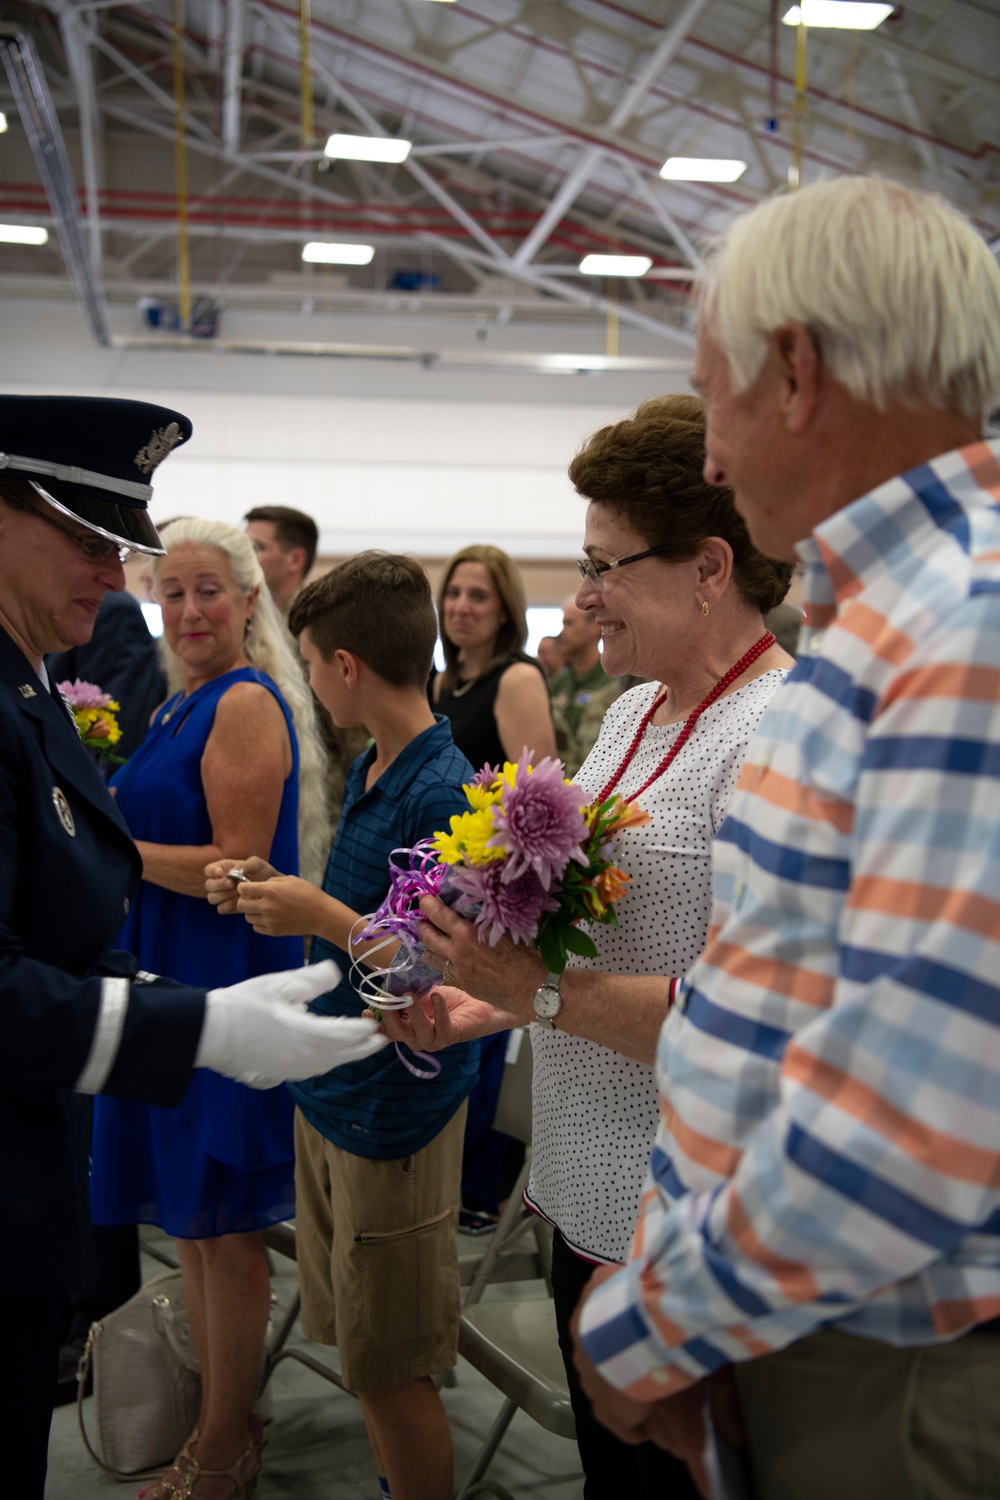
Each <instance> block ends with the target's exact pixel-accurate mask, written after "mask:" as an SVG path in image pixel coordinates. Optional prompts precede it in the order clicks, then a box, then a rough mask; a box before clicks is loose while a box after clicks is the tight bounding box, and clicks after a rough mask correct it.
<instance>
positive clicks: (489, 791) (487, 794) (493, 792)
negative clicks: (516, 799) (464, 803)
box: [462, 781, 500, 812]
mask: <svg viewBox="0 0 1000 1500" xmlns="http://www.w3.org/2000/svg"><path fill="white" fill-rule="evenodd" d="M462 791H463V792H464V793H465V795H466V796H467V797H468V799H469V806H470V807H471V808H472V810H473V811H474V812H483V811H484V810H486V811H488V810H489V809H490V808H491V807H495V806H496V805H497V803H498V802H499V801H500V786H499V781H495V782H494V783H493V785H492V786H491V787H485V786H480V785H479V783H478V782H475V781H470V782H469V784H468V786H464V787H463V788H462Z"/></svg>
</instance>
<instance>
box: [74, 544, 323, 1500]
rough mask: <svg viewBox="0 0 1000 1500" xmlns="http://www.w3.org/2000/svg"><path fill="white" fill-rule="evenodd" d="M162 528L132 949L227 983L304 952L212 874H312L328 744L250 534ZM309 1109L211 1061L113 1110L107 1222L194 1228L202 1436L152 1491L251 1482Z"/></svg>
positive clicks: (185, 1236) (101, 1195) (187, 1265)
mask: <svg viewBox="0 0 1000 1500" xmlns="http://www.w3.org/2000/svg"><path fill="white" fill-rule="evenodd" d="M162 537H163V542H164V545H165V546H166V548H167V552H166V555H165V556H164V557H162V558H158V559H157V561H156V565H155V576H156V583H157V590H158V593H159V597H160V602H161V605H162V608H163V630H164V640H165V642H166V645H167V648H168V651H167V664H168V670H169V673H170V674H172V676H173V678H174V682H173V684H172V685H173V686H175V687H177V691H176V692H174V693H173V696H171V697H170V698H169V699H168V700H167V702H166V703H165V704H164V705H163V707H162V708H161V709H159V710H158V712H157V713H156V714H155V715H154V719H153V723H152V726H151V728H150V731H149V734H148V736H147V738H146V740H145V741H144V743H143V744H142V746H141V747H140V749H139V750H138V751H137V752H136V754H135V755H134V756H133V757H132V759H131V760H130V762H129V763H128V765H127V766H126V767H125V768H123V770H122V771H121V772H119V774H118V776H117V777H116V778H115V782H114V789H115V792H116V795H117V798H118V806H119V808H120V809H121V811H122V813H123V815H124V817H125V820H126V822H127V823H128V825H129V828H130V830H131V832H132V835H133V837H134V838H135V840H136V844H137V847H138V849H139V852H140V854H141V856H142V860H143V880H142V884H141V886H140V889H139V893H138V894H137V896H136V898H135V901H134V903H133V905H132V908H131V910H130V911H129V914H128V918H127V920H126V924H125V928H124V930H123V932H122V935H121V939H120V941H121V945H122V946H123V947H125V948H128V949H130V950H131V951H132V952H134V953H135V954H137V956H138V958H139V960H140V962H141V964H142V965H143V967H144V968H145V969H148V970H150V971H151V972H153V973H170V974H172V975H174V976H176V977H177V978H179V979H186V980H189V981H190V982H192V983H198V984H199V985H205V986H209V987H215V986H217V985H219V986H221V985H228V984H232V983H234V982H236V981H238V980H241V979H246V978H249V977H250V976H252V975H255V974H262V973H269V972H271V971H274V970H280V969H287V968H293V967H296V966H297V965H299V964H301V962H302V943H301V939H299V938H270V937H262V936H259V935H258V934H256V933H254V932H253V931H252V929H251V928H250V926H249V924H247V923H243V922H240V923H233V922H226V921H220V919H219V917H218V914H217V913H216V912H215V910H214V909H213V908H212V907H210V906H209V905H208V902H207V901H206V899H205V866H206V865H207V864H208V863H210V862H211V861H214V860H216V859H219V858H222V857H232V858H243V857H245V856H247V855H248V854H249V853H250V852H258V851H260V850H261V849H269V850H270V855H269V858H271V859H272V860H274V861H276V862H277V864H278V865H279V867H280V868H281V869H288V870H296V869H298V868H299V866H300V864H301V865H302V866H303V869H304V871H306V872H308V870H309V869H310V867H312V868H313V869H314V870H315V867H316V866H317V864H318V862H320V861H321V859H322V853H323V845H324V844H325V843H326V839H327V836H328V828H327V823H326V818H325V812H324V776H323V765H324V762H323V753H322V749H321V745H320V742H319V739H318V737H317V732H316V725H315V717H314V712H313V706H312V701H311V697H310V694H309V692H308V689H307V688H306V686H305V682H304V680H303V677H302V673H301V669H300V667H299V665H298V662H297V661H296V658H295V656H294V655H293V651H292V645H291V639H290V637H289V636H288V634H287V632H286V631H285V629H284V626H283V624H282V622H281V618H280V616H279V615H278V613H277V610H276V609H275V607H274V605H273V603H272V602H271V598H270V595H269V594H268V591H267V588H266V587H264V586H262V585H263V575H262V574H261V571H260V566H259V564H258V562H257V560H256V556H255V554H254V551H253V548H252V546H251V545H250V542H249V541H248V539H247V537H246V536H245V535H244V534H243V533H242V532H240V531H236V530H234V529H233V528H232V527H229V526H224V525H222V524H220V523H216V522H208V521H197V520H184V521H177V522H174V523H173V524H172V525H170V526H168V527H167V528H165V530H164V531H163V534H162ZM299 829H302V831H303V837H302V843H301V846H300V840H299ZM300 852H301V855H302V859H301V860H300ZM292 1113H293V1106H292V1100H291V1097H290V1095H288V1094H287V1093H286V1092H285V1090H284V1089H283V1088H278V1089H272V1090H268V1091H265V1092H259V1091H256V1090H251V1089H248V1088H245V1087H244V1086H243V1085H241V1084H238V1083H234V1082H232V1081H230V1080H228V1079H225V1078H222V1077H221V1076H220V1075H219V1074H217V1073H212V1072H209V1071H208V1070H204V1069H202V1070H199V1071H197V1072H196V1073H195V1074H194V1077H193V1079H192V1082H191V1085H190V1087H189V1089H188V1092H187V1094H186V1096H185V1098H184V1101H183V1103H182V1104H180V1105H179V1106H178V1107H177V1108H176V1109H163V1108H158V1107H156V1106H146V1105H141V1104H135V1103H131V1102H126V1101H122V1100H117V1099H101V1100H99V1101H97V1107H96V1110H95V1127H94V1161H93V1181H92V1199H93V1213H94V1220H95V1222H96V1223H103V1224H122V1223H153V1224H158V1225H159V1226H160V1227H161V1228H163V1229H165V1230H166V1231H167V1232H168V1233H170V1234H173V1235H175V1236H176V1237H177V1239H178V1253H179V1256H180V1262H181V1270H182V1273H183V1277H184V1288H185V1295H186V1298H187V1302H188V1308H189V1311H190V1315H191V1322H192V1328H193V1332H194V1338H195V1343H196V1345H197V1348H198V1354H199V1359H200V1362H201V1372H202V1408H201V1415H200V1421H199V1425H198V1429H197V1432H196V1434H194V1435H192V1439H189V1441H188V1443H187V1444H186V1445H185V1448H184V1449H183V1450H182V1452H181V1454H180V1455H178V1458H177V1460H176V1461H175V1464H174V1466H173V1468H172V1469H171V1470H170V1471H168V1473H167V1475H165V1476H164V1477H163V1478H162V1479H161V1480H158V1481H157V1482H156V1483H155V1484H153V1485H151V1486H148V1487H147V1488H146V1490H145V1491H143V1492H141V1493H143V1494H144V1495H145V1500H168V1497H170V1496H172V1495H173V1494H174V1490H175V1487H177V1488H179V1489H181V1490H182V1492H183V1493H185V1494H190V1495H192V1496H194V1497H196V1500H230V1497H231V1496H233V1495H239V1496H242V1495H245V1494H247V1493H249V1490H250V1489H251V1488H252V1486H253V1481H254V1478H255V1476H256V1473H257V1471H258V1469H259V1467H260V1459H259V1448H260V1442H259V1439H260V1429H259V1426H258V1425H257V1424H256V1423H254V1424H253V1425H251V1410H252V1406H253V1400H254V1394H255V1388H256V1382H257V1378H258V1373H259V1369H260V1362H261V1354H262V1349H263V1343H264V1334H265V1329H266V1325H267V1319H268V1309H269V1302H270V1288H269V1283H268V1274H267V1265H266V1261H265V1256H264V1248H263V1244H262V1240H261V1231H262V1230H263V1229H264V1228H265V1227H266V1226H267V1225H269V1224H273V1223H277V1222H279V1221H280V1220H282V1219H286V1218H289V1217H291V1215H292V1214H293V1213H294V1196H293V1158H294V1152H293V1146H292Z"/></svg>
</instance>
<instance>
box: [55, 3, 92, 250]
mask: <svg viewBox="0 0 1000 1500" xmlns="http://www.w3.org/2000/svg"><path fill="white" fill-rule="evenodd" d="M56 5H57V8H58V12H59V30H60V33H61V35H62V42H63V48H64V50H65V52H66V61H67V63H68V65H69V72H70V77H71V79H72V80H73V85H74V87H75V89H76V97H77V102H78V104H79V120H80V152H81V155H82V158H83V187H84V192H85V193H86V198H87V231H88V237H89V240H90V260H91V263H92V265H93V267H94V270H95V273H96V271H97V269H98V268H99V266H100V264H101V217H100V201H99V196H98V195H99V192H100V181H101V177H102V175H103V173H102V170H101V168H102V165H103V164H102V162H101V160H100V155H101V152H100V144H99V139H98V132H99V129H100V120H99V117H98V113H97V98H96V93H95V90H94V66H93V58H92V57H91V53H90V47H89V46H88V43H87V35H88V34H89V28H88V31H85V30H84V28H83V27H82V26H81V24H80V13H79V11H78V10H77V9H76V7H74V6H73V5H71V4H70V3H69V0H56Z"/></svg>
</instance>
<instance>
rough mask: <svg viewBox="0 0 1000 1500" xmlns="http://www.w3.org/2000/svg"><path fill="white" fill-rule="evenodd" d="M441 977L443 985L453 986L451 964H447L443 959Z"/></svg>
mask: <svg viewBox="0 0 1000 1500" xmlns="http://www.w3.org/2000/svg"><path fill="white" fill-rule="evenodd" d="M441 977H442V978H443V980H444V982H445V984H452V985H453V984H454V983H455V976H454V974H453V973H452V972H451V964H450V963H449V962H448V960H447V959H445V961H444V973H443V974H442V976H441Z"/></svg>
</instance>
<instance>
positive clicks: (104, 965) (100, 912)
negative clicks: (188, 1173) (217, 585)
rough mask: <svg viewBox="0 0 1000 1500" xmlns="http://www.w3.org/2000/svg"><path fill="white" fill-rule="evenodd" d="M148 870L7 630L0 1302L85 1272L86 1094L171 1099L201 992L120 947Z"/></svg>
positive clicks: (59, 1286)
mask: <svg viewBox="0 0 1000 1500" xmlns="http://www.w3.org/2000/svg"><path fill="white" fill-rule="evenodd" d="M140 874H141V862H140V860H139V856H138V853H137V852H136V849H135V846H134V844H133V842H132V840H131V838H130V837H129V833H128V829H127V828H126V826H125V823H124V821H123V819H122V817H121V815H120V814H119V812H118V810H117V808H116V807H115V804H114V801H113V799H112V798H111V796H110V794H109V793H108V791H107V788H106V787H105V786H104V784H103V782H102V781H101V778H100V776H99V775H98V774H97V771H96V769H95V767H94V765H93V764H92V762H91V760H90V757H89V756H88V754H87V752H86V751H85V750H84V748H83V746H82V745H81V743H80V740H79V737H78V735H77V732H76V729H75V727H74V725H73V723H72V721H71V719H70V717H69V714H68V713H67V711H66V710H65V708H64V707H63V705H62V704H61V703H60V702H57V701H56V700H55V699H54V698H53V697H52V696H51V695H50V694H49V693H48V692H47V691H46V690H45V688H44V687H43V685H42V683H41V682H40V681H39V678H38V676H37V675H36V673H35V671H34V669H33V667H32V666H31V664H30V663H29V662H28V661H27V660H26V658H25V657H24V656H23V654H22V653H21V651H20V650H19V649H18V648H17V646H16V645H15V644H14V642H13V641H12V640H11V639H10V637H9V636H8V635H7V634H6V633H5V632H4V631H2V630H0V1298H2V1297H4V1296H7V1297H32V1296H50V1295H53V1294H59V1293H62V1292H66V1291H72V1290H75V1288H76V1284H77V1282H78V1281H79V1280H80V1278H81V1275H82V1276H84V1277H86V1276H87V1274H88V1272H89V1269H90V1265H91V1260H90V1256H91V1247H90V1239H91V1236H90V1211H89V1203H88V1197H87V1169H88V1148H89V1129H88V1111H87V1108H86V1101H85V1100H84V1099H83V1098H82V1097H81V1093H80V1092H74V1091H82V1092H86V1093H98V1092H107V1093H111V1094H119V1095H122V1096H123V1097H126V1098H141V1099H147V1100H149V1101H151V1102H152V1103H155V1104H167V1105H171V1104H176V1103H177V1102H178V1100H179V1099H180V1098H181V1097H182V1096H183V1093H184V1090H185V1088H186V1086H187V1082H188V1079H189V1077H190V1074H191V1069H192V1067H193V1064H194V1057H195V1053H196V1050H197V1046H198V1039H199V1037H200V1034H201V1026H202V1021H203V1018H204V1002H205V997H204V991H203V990H195V989H191V988H189V987H186V986H180V985H176V984H173V983H171V982H170V981H160V982H158V983H150V982H148V976H137V967H138V966H137V964H136V962H135V960H134V959H132V958H131V957H130V955H128V954H124V953H115V952H112V951H111V944H112V943H113V941H114V938H115V935H116V934H117V932H118V930H119V928H120V927H121V925H122V920H123V917H124V915H125V912H126V911H127V909H128V902H129V900H130V898H131V896H132V895H133V894H134V892H135V889H136V886H137V885H138V882H139V877H140Z"/></svg>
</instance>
